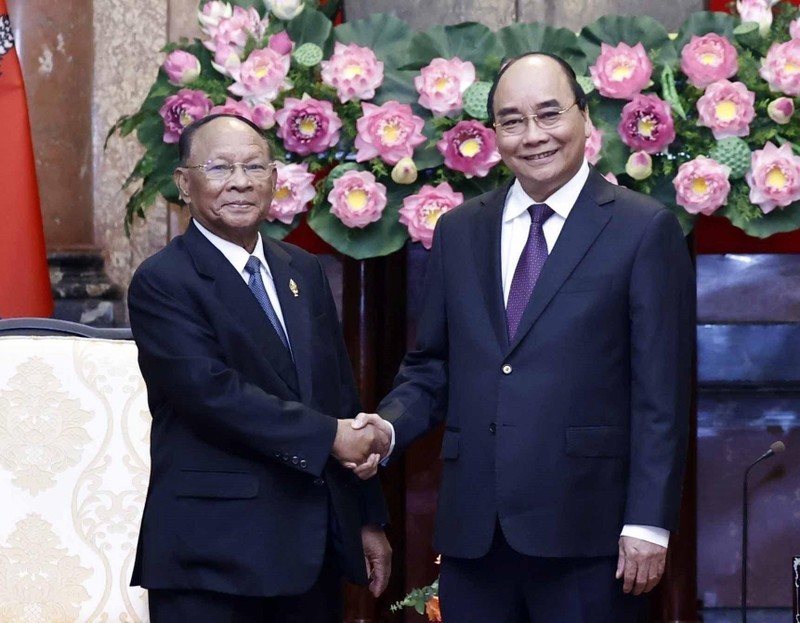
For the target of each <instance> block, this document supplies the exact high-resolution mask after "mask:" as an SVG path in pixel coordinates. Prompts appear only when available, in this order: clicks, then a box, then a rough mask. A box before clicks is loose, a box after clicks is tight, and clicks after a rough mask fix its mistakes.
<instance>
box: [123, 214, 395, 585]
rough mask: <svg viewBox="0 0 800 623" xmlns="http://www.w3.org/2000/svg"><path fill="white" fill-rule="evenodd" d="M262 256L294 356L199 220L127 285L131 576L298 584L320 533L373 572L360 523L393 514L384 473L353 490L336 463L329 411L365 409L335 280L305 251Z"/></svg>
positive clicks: (316, 551)
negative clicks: (143, 485)
mask: <svg viewBox="0 0 800 623" xmlns="http://www.w3.org/2000/svg"><path fill="white" fill-rule="evenodd" d="M264 251H265V254H266V258H267V261H268V263H269V266H270V270H271V272H272V275H273V278H274V280H275V285H276V289H277V292H278V297H279V299H280V303H281V309H282V311H283V316H284V318H285V320H286V328H287V333H288V335H289V340H290V341H291V345H292V352H293V355H294V363H293V362H292V358H291V356H290V355H289V353H288V351H287V350H286V349H285V348H284V346H283V345H282V344H281V342H280V340H279V338H278V336H277V334H276V333H275V330H274V329H273V328H272V326H271V325H270V323H269V321H268V319H267V317H266V315H265V314H264V312H263V310H262V309H261V307H259V305H258V302H257V301H256V299H255V297H254V296H253V295H252V293H251V292H250V290H249V289H248V287H247V284H246V283H245V282H244V280H243V279H242V277H241V276H240V275H239V274H238V273H237V271H236V269H234V268H233V266H232V265H231V264H230V262H229V261H228V260H227V259H226V258H225V257H224V256H223V255H222V254H221V253H220V252H219V251H218V250H217V249H216V248H215V247H214V246H213V245H212V244H211V243H210V242H209V241H208V240H207V239H206V238H205V237H204V236H203V235H202V234H201V233H200V231H199V230H198V229H197V228H196V227H194V226H193V225H190V227H189V229H188V231H187V232H186V234H184V235H183V236H179V237H178V238H176V239H175V240H173V241H172V242H171V243H170V244H169V245H168V246H167V247H166V248H164V249H163V250H161V251H160V252H158V253H157V254H155V255H154V256H153V257H151V258H149V259H148V260H147V261H145V262H144V263H143V264H142V265H141V267H140V268H139V269H138V270H137V271H136V274H135V275H134V277H133V280H132V281H131V285H130V290H129V293H128V303H129V308H130V320H131V328H132V330H133V336H134V339H135V340H136V344H137V346H138V348H139V365H140V367H141V370H142V374H143V375H144V379H145V382H146V384H147V390H148V400H149V405H150V410H151V413H152V415H153V424H152V432H151V459H152V466H151V475H150V484H149V489H148V493H147V500H146V503H145V509H144V516H143V519H142V526H141V533H140V535H139V545H138V549H137V553H136V563H135V567H134V570H133V583H134V584H139V585H141V586H144V587H146V588H171V589H202V590H211V591H219V592H224V593H232V594H240V595H257V596H272V595H289V594H297V593H302V592H304V591H305V590H306V589H308V588H310V586H311V585H312V583H313V582H314V581H315V579H316V577H317V574H318V572H319V569H320V568H321V564H322V560H323V556H324V552H325V548H326V542H327V540H328V539H329V538H334V539H335V541H336V544H337V550H338V552H339V554H340V561H341V564H342V567H343V571H344V572H345V573H346V575H347V576H348V577H349V578H350V579H351V580H352V581H354V582H360V583H364V582H365V581H366V570H365V565H364V558H363V551H362V547H361V538H360V529H361V527H362V525H366V524H373V523H384V522H385V521H386V514H385V508H384V505H383V498H382V495H381V493H380V487H379V484H378V482H377V479H374V480H372V481H368V482H367V483H361V482H360V481H358V479H357V478H355V476H354V475H353V474H352V473H351V472H349V471H347V470H345V469H343V468H341V467H340V466H339V465H338V463H336V462H335V461H334V460H333V459H331V458H330V456H329V454H330V450H331V446H332V443H333V439H334V437H335V433H336V420H335V419H334V418H344V417H354V416H355V414H356V413H357V412H358V411H359V401H358V396H357V392H356V388H355V384H354V381H353V376H352V371H351V368H350V364H349V362H348V358H347V354H346V351H345V346H344V342H343V340H342V336H341V330H340V327H339V322H338V318H337V314H336V309H335V306H334V302H333V299H332V296H331V293H330V289H329V286H328V283H327V280H326V278H325V274H324V272H323V269H322V267H321V265H320V264H319V262H318V260H317V259H316V258H315V257H314V256H312V255H310V254H308V253H306V252H304V251H302V250H300V249H298V248H297V247H294V246H292V245H289V244H286V243H282V242H277V241H274V240H270V239H265V240H264ZM290 279H292V280H294V282H295V284H296V285H297V288H298V292H297V296H294V295H293V293H292V292H291V290H290V288H289V280H290ZM329 526H334V530H333V534H329Z"/></svg>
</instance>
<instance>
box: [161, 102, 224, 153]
mask: <svg viewBox="0 0 800 623" xmlns="http://www.w3.org/2000/svg"><path fill="white" fill-rule="evenodd" d="M213 105H214V103H213V102H212V101H211V99H210V98H209V97H208V95H206V93H205V91H194V90H192V89H181V90H180V91H178V92H177V93H176V94H175V95H170V96H169V97H168V98H167V99H166V100H164V105H163V106H162V107H161V109H160V110H159V111H158V114H160V115H161V118H162V119H163V120H164V142H165V143H177V142H178V139H180V137H181V132H183V128H185V127H186V126H187V125H189V124H190V123H191V122H192V121H195V120H197V119H202V118H203V117H205V116H206V115H207V114H208V111H209V110H211V107H212V106H213Z"/></svg>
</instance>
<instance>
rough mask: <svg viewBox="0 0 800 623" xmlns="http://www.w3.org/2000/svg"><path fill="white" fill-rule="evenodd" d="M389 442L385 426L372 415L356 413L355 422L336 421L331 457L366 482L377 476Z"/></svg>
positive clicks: (389, 437) (388, 427) (390, 433)
mask: <svg viewBox="0 0 800 623" xmlns="http://www.w3.org/2000/svg"><path fill="white" fill-rule="evenodd" d="M391 442H392V431H391V426H390V425H389V423H388V422H386V421H384V420H383V419H382V418H381V417H380V416H379V415H377V414H375V413H359V414H358V416H357V417H356V418H355V419H347V420H338V422H337V427H336V438H335V439H334V442H333V449H332V450H331V454H332V455H333V457H334V458H336V459H337V460H338V461H339V462H340V463H341V464H342V465H344V466H345V467H347V468H348V469H352V470H353V471H354V472H355V473H356V475H357V476H358V477H359V478H362V479H366V478H371V477H372V476H374V475H375V474H376V473H377V471H378V464H379V463H380V461H381V459H382V458H383V457H386V456H387V455H388V454H389V448H390V446H391Z"/></svg>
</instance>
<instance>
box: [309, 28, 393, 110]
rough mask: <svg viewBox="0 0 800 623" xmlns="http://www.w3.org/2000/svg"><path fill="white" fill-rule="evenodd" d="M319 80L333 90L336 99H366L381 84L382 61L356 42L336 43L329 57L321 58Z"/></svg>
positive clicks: (342, 100)
mask: <svg viewBox="0 0 800 623" xmlns="http://www.w3.org/2000/svg"><path fill="white" fill-rule="evenodd" d="M320 65H321V66H322V74H321V75H322V82H323V83H325V84H327V85H328V86H330V87H333V88H334V89H336V95H338V96H339V101H341V102H342V104H344V103H345V102H349V101H350V100H353V101H355V100H369V99H372V98H373V97H375V89H377V88H378V87H379V86H381V84H382V83H383V63H382V62H380V61H379V60H378V58H377V57H376V56H375V53H374V52H373V51H372V50H370V49H369V48H364V47H361V46H359V45H356V44H355V43H349V44H348V45H345V44H343V43H340V42H338V41H337V42H336V45H335V46H334V48H333V54H332V55H331V58H330V60H327V61H322V63H320Z"/></svg>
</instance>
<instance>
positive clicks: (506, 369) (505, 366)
mask: <svg viewBox="0 0 800 623" xmlns="http://www.w3.org/2000/svg"><path fill="white" fill-rule="evenodd" d="M501 370H502V371H503V374H511V373H512V372H513V371H514V368H512V367H511V366H510V365H508V364H507V363H505V364H503V367H502V368H501Z"/></svg>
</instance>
